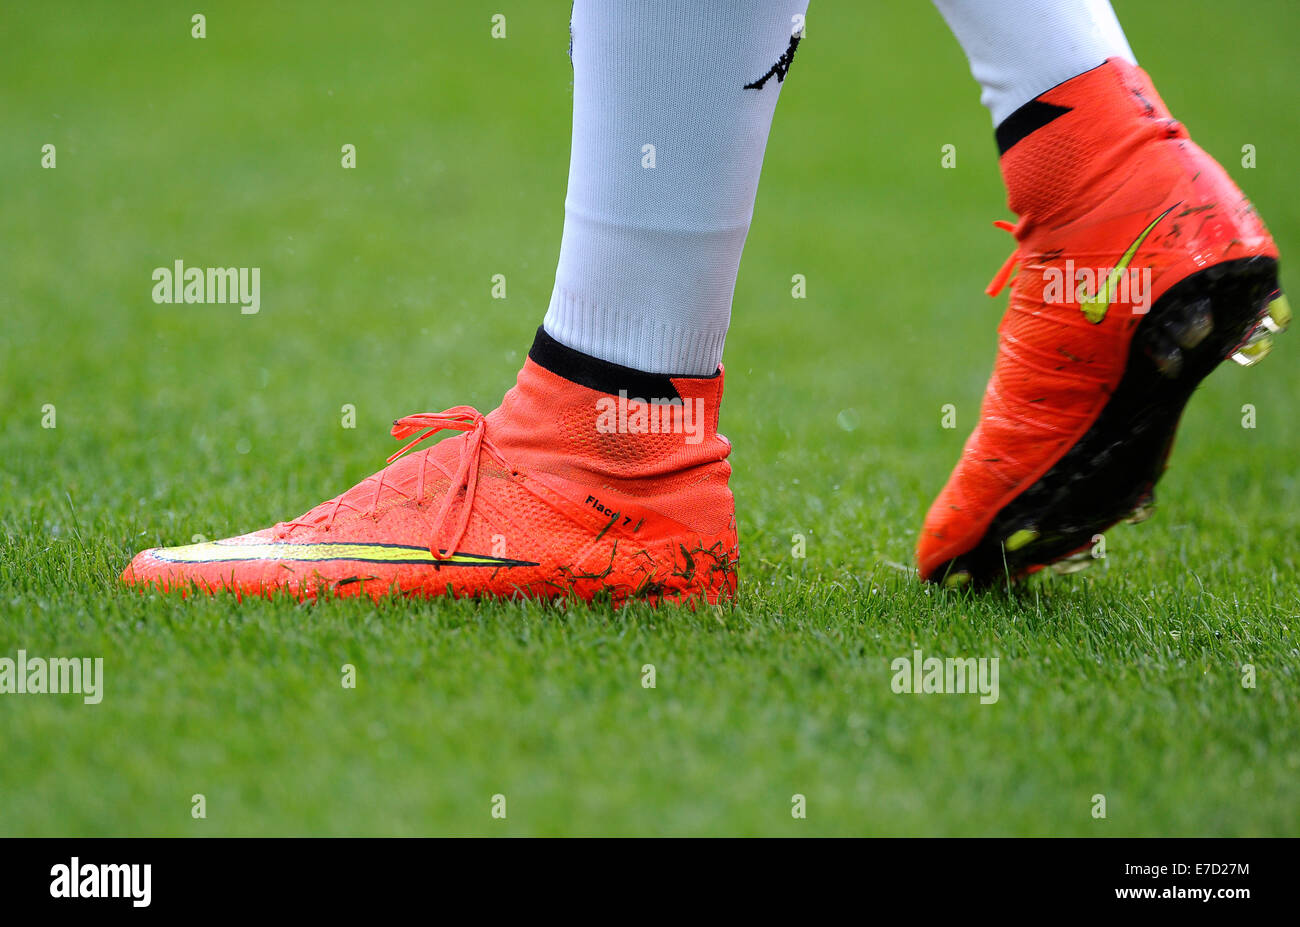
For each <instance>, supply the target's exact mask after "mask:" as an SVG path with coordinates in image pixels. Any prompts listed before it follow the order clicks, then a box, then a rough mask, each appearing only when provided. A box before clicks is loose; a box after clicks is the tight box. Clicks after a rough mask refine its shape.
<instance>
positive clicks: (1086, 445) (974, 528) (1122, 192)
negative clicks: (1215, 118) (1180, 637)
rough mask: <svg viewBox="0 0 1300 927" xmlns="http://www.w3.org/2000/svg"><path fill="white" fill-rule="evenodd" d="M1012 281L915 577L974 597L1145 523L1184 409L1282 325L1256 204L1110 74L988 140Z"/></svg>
mask: <svg viewBox="0 0 1300 927" xmlns="http://www.w3.org/2000/svg"><path fill="white" fill-rule="evenodd" d="M997 137H998V145H999V149H1000V151H1001V153H1002V157H1001V168H1002V174H1003V177H1004V179H1005V180H1006V184H1007V190H1008V196H1007V199H1008V205H1009V206H1010V208H1011V210H1012V211H1013V212H1015V213H1016V214H1017V215H1018V216H1019V217H1020V218H1019V222H1017V223H1016V224H1015V225H1014V226H1011V225H1010V224H1009V223H999V225H1000V226H1002V227H1004V228H1007V229H1009V230H1011V231H1012V232H1013V233H1014V235H1015V238H1016V241H1017V247H1016V249H1015V252H1014V253H1013V254H1012V256H1011V258H1010V259H1008V261H1007V263H1006V265H1004V266H1003V268H1002V270H1001V271H999V273H998V275H997V276H996V277H994V280H993V282H992V283H991V284H990V285H989V289H988V292H989V295H996V294H997V292H998V291H999V290H1000V289H1001V288H1002V286H1003V285H1004V284H1005V283H1006V281H1007V280H1008V278H1010V276H1011V275H1012V273H1014V271H1015V268H1016V267H1017V266H1018V267H1019V273H1018V275H1017V276H1016V277H1015V280H1014V282H1013V283H1012V286H1011V300H1010V306H1009V307H1008V309H1007V312H1006V315H1005V316H1004V317H1003V319H1002V324H1001V326H1000V328H999V344H998V354H997V360H996V363H995V364H994V367H993V377H992V379H991V380H990V381H989V384H988V389H987V391H986V393H985V396H984V403H983V406H982V408H981V410H980V420H979V424H978V425H977V426H976V428H975V431H974V432H973V433H972V434H971V436H970V438H969V439H968V440H967V442H966V446H965V448H964V449H963V451H962V455H961V459H960V461H959V462H958V464H957V467H956V469H955V470H954V471H953V473H952V476H951V477H950V478H949V480H948V484H947V485H946V486H945V487H944V488H943V491H942V492H941V493H940V494H939V497H938V498H937V499H936V500H935V502H934V504H933V505H932V506H931V508H930V511H929V514H928V515H927V516H926V519H925V525H924V528H923V529H922V532H921V537H920V542H919V544H918V549H917V558H918V560H919V563H920V569H921V577H922V578H923V579H926V580H930V581H940V582H943V583H945V584H947V585H950V586H964V585H967V584H972V585H983V584H987V583H990V582H993V581H997V580H1010V579H1016V578H1019V577H1021V576H1024V575H1026V574H1028V573H1032V572H1034V571H1036V570H1038V569H1041V568H1042V567H1043V566H1044V565H1046V564H1049V563H1053V562H1055V561H1058V560H1062V559H1064V558H1069V559H1068V561H1067V562H1066V563H1063V564H1058V569H1059V570H1061V571H1062V572H1071V571H1072V570H1073V569H1076V568H1079V567H1080V566H1082V565H1086V564H1087V563H1088V562H1090V555H1089V553H1088V550H1089V548H1090V547H1091V545H1092V543H1093V538H1094V536H1095V535H1097V534H1099V533H1101V532H1103V531H1105V530H1106V529H1107V528H1109V527H1110V526H1111V525H1113V524H1114V523H1115V522H1117V521H1118V520H1120V519H1121V518H1124V517H1126V516H1128V517H1129V518H1130V519H1132V520H1135V521H1136V520H1141V519H1142V518H1143V517H1145V516H1146V515H1147V514H1149V512H1150V509H1151V506H1152V503H1153V501H1154V493H1153V489H1154V486H1155V483H1156V481H1157V480H1158V479H1159V478H1160V476H1161V474H1162V473H1163V471H1164V469H1165V465H1166V462H1167V460H1168V457H1169V452H1170V449H1171V448H1172V446H1173V439H1174V432H1175V430H1176V428H1177V426H1178V420H1179V417H1180V416H1181V414H1182V411H1183V407H1184V406H1185V405H1186V403H1187V400H1188V398H1189V397H1190V396H1191V394H1192V391H1193V390H1194V389H1195V388H1196V385H1197V384H1198V383H1199V382H1200V381H1201V380H1202V379H1203V378H1204V377H1205V376H1206V375H1207V374H1209V372H1210V371H1211V370H1213V369H1214V368H1215V367H1216V366H1218V364H1219V363H1220V362H1221V361H1223V360H1224V359H1225V358H1227V357H1233V358H1234V359H1235V360H1237V361H1239V362H1242V363H1245V364H1250V363H1254V362H1255V361H1256V360H1259V359H1260V358H1262V357H1263V355H1264V354H1265V353H1267V351H1268V349H1269V347H1270V345H1271V341H1270V340H1269V339H1268V335H1269V333H1271V332H1275V331H1280V330H1281V329H1283V328H1285V327H1286V324H1287V322H1288V321H1289V319H1290V310H1289V308H1288V307H1287V303H1286V300H1285V299H1284V298H1283V297H1282V296H1281V294H1280V292H1279V290H1278V282H1277V257H1278V254H1277V249H1276V247H1275V246H1274V244H1273V240H1272V238H1271V237H1270V236H1269V234H1268V231H1267V230H1266V229H1265V228H1264V225H1263V223H1262V222H1261V221H1260V219H1259V217H1258V216H1257V215H1256V214H1255V209H1254V207H1253V206H1251V204H1250V202H1249V201H1248V200H1247V199H1246V197H1245V196H1243V195H1242V193H1241V191H1240V190H1238V189H1237V186H1236V185H1235V184H1234V183H1233V182H1232V180H1231V179H1229V177H1228V175H1227V174H1226V173H1225V172H1224V170H1223V168H1221V167H1220V166H1219V165H1218V163H1216V162H1215V161H1214V159H1213V158H1211V157H1210V156H1209V155H1207V154H1206V153H1205V152H1204V151H1202V150H1201V149H1200V148H1198V147H1197V146H1196V145H1195V144H1194V143H1193V142H1192V141H1191V140H1190V139H1189V138H1188V137H1187V132H1186V130H1185V129H1184V128H1183V126H1182V124H1180V123H1179V122H1177V121H1175V120H1174V119H1173V118H1172V117H1171V116H1170V114H1169V111H1168V110H1167V109H1166V108H1165V105H1164V103H1163V102H1162V101H1161V100H1160V97H1159V96H1158V95H1157V94H1156V92H1155V89H1154V88H1153V87H1152V85H1151V81H1150V79H1149V78H1148V77H1147V75H1146V74H1145V73H1144V72H1143V71H1142V70H1141V69H1140V68H1137V67H1135V66H1133V65H1131V64H1129V63H1127V62H1125V61H1123V60H1121V59H1114V58H1112V59H1110V60H1109V61H1107V62H1106V63H1105V64H1103V65H1101V66H1099V67H1097V68H1094V69H1093V70H1091V71H1088V72H1086V73H1084V74H1081V75H1079V76H1078V77H1075V78H1073V79H1071V80H1069V81H1066V82H1065V83H1064V84H1061V85H1060V86H1058V87H1055V88H1053V89H1052V90H1049V91H1047V92H1046V93H1044V94H1042V95H1041V96H1039V97H1038V98H1036V99H1035V100H1032V101H1030V103H1028V104H1026V105H1025V106H1024V107H1022V108H1021V109H1020V110H1017V111H1016V113H1014V114H1013V115H1012V116H1011V117H1010V118H1009V119H1007V120H1006V121H1005V122H1004V123H1003V124H1002V125H1001V126H999V128H998V132H997Z"/></svg>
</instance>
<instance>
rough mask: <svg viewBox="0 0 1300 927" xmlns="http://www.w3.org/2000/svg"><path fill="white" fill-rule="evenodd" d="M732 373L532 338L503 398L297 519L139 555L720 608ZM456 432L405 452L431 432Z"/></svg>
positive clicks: (473, 591)
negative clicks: (641, 368) (631, 359)
mask: <svg viewBox="0 0 1300 927" xmlns="http://www.w3.org/2000/svg"><path fill="white" fill-rule="evenodd" d="M722 379H723V378H722V371H721V369H719V371H718V372H717V374H715V375H714V376H712V377H668V376H659V375H654V374H646V373H641V372H638V371H635V370H630V369H628V368H625V367H620V366H618V365H616V364H610V363H606V362H604V361H601V360H597V359H595V358H592V357H588V356H586V355H584V354H580V353H579V352H577V351H574V350H572V349H570V348H567V347H565V346H564V345H561V344H559V343H558V342H556V341H555V340H553V339H552V338H550V337H549V336H548V335H547V334H546V333H545V332H544V331H541V330H540V329H539V331H538V333H537V339H536V341H535V342H534V344H533V348H532V350H531V351H530V352H529V356H528V360H527V361H526V362H525V364H524V368H523V370H522V371H521V372H520V373H519V377H518V380H517V382H516V384H515V386H514V388H513V389H511V390H510V391H509V392H507V393H506V395H505V398H504V400H503V401H502V403H501V406H500V407H499V408H498V409H496V410H495V411H493V412H491V413H490V414H488V415H482V414H481V413H479V412H478V411H476V410H475V409H472V408H470V407H469V406H457V407H455V408H452V409H448V410H447V411H445V412H441V413H438V414H429V413H425V414H420V415H411V416H407V417H406V418H402V419H398V420H397V421H396V422H395V423H394V425H393V436H394V437H396V438H398V439H399V440H401V439H408V438H409V439H412V440H411V441H410V443H408V444H407V445H406V446H405V447H403V448H402V449H401V450H400V451H398V452H397V453H396V454H394V455H393V456H392V457H390V458H389V461H390V466H388V467H386V468H385V469H383V470H381V471H379V472H378V473H376V474H374V475H373V476H370V477H368V478H367V479H365V480H363V481H362V482H361V483H359V484H358V485H356V486H354V487H353V488H351V489H349V490H348V491H347V492H345V493H343V494H342V495H341V496H338V497H337V498H335V499H332V500H330V501H328V502H324V503H322V504H320V505H318V506H316V507H315V508H313V509H312V510H311V511H309V512H307V513H306V514H305V515H303V516H302V517H300V518H296V519H294V520H293V521H289V522H282V523H280V524H277V525H275V526H274V527H272V528H266V529H263V530H261V531H255V532H253V533H252V534H244V535H240V536H239V537H234V538H228V539H226V540H223V541H215V542H210V543H202V544H190V545H186V546H183V547H164V548H154V549H151V550H146V551H144V552H142V553H140V554H138V555H136V557H135V559H134V560H132V561H131V564H130V565H129V566H128V567H127V568H126V570H125V572H124V573H123V575H122V579H123V580H124V581H125V582H127V583H131V584H133V585H137V586H154V587H157V588H161V589H163V590H174V589H179V590H188V589H190V588H197V589H201V590H204V591H208V592H213V591H217V590H222V589H225V590H230V591H233V592H235V593H236V594H238V595H241V596H242V595H273V594H276V593H285V594H288V595H291V596H294V597H297V598H313V597H315V596H317V595H320V594H338V595H358V594H365V595H369V596H371V597H379V596H382V595H386V594H389V593H398V594H408V595H422V596H432V595H453V596H474V595H485V596H499V597H516V596H519V597H529V598H554V597H560V596H567V595H573V596H577V597H579V598H582V599H586V600H591V599H592V598H594V597H596V596H598V595H607V596H608V597H609V598H610V599H611V600H613V601H615V602H623V601H625V600H627V599H629V598H640V599H646V600H649V601H652V602H659V601H664V600H692V601H698V600H700V599H703V600H705V601H708V602H710V603H716V602H718V601H720V600H722V599H727V598H730V597H731V596H733V595H734V593H735V588H736V562H737V557H738V544H737V537H736V521H735V504H734V502H733V500H732V495H731V490H730V489H729V488H728V486H727V482H728V479H729V477H730V475H731V467H730V465H729V464H728V463H727V460H726V458H727V455H728V454H729V453H730V451H731V445H730V444H729V443H728V441H727V439H726V438H724V437H722V436H721V435H719V434H718V433H717V424H718V406H719V401H720V400H721V398H722ZM443 429H450V430H453V431H458V432H460V434H458V435H456V436H454V437H452V438H450V439H448V440H445V441H442V442H440V443H438V444H436V445H433V446H432V447H429V448H427V449H424V450H419V451H416V452H414V453H409V454H408V453H407V452H408V451H412V450H413V448H414V447H415V445H417V444H419V443H420V442H422V441H423V440H425V439H426V438H428V437H430V436H431V435H433V434H435V433H436V432H438V431H440V430H443Z"/></svg>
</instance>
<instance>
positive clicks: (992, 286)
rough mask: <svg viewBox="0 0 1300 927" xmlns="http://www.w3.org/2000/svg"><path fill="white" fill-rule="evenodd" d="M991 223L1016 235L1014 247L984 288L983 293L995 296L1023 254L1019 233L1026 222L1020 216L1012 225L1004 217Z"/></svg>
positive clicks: (1005, 283) (1013, 271) (1009, 277)
mask: <svg viewBox="0 0 1300 927" xmlns="http://www.w3.org/2000/svg"><path fill="white" fill-rule="evenodd" d="M993 225H994V227H995V228H1000V229H1002V230H1003V231H1004V232H1010V233H1011V234H1012V235H1014V236H1016V247H1015V249H1014V250H1013V251H1012V252H1011V256H1010V257H1008V258H1007V260H1006V263H1005V264H1003V265H1002V267H1001V268H1000V269H999V270H998V272H997V273H996V274H994V275H993V279H992V280H990V281H989V285H988V286H987V287H985V288H984V292H985V293H987V294H989V295H990V296H997V295H998V294H999V293H1001V292H1002V288H1003V287H1004V286H1006V285H1007V281H1008V280H1010V279H1011V277H1012V275H1013V274H1014V273H1015V270H1016V267H1017V266H1018V265H1019V264H1020V260H1021V257H1022V256H1023V255H1022V254H1021V253H1020V244H1019V242H1020V235H1021V233H1022V232H1024V230H1025V226H1026V225H1027V223H1026V221H1025V217H1024V216H1021V217H1020V221H1019V222H1017V223H1016V224H1015V225H1012V224H1011V223H1010V222H1007V221H1006V220H1005V219H996V220H994V222H993Z"/></svg>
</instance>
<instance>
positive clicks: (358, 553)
mask: <svg viewBox="0 0 1300 927" xmlns="http://www.w3.org/2000/svg"><path fill="white" fill-rule="evenodd" d="M154 556H155V557H157V558H158V559H159V560H166V561H168V562H171V563H235V562H238V561H243V560H288V561H292V562H295V563H321V562H324V561H328V560H355V561H359V562H362V563H394V564H406V563H415V564H419V563H426V564H429V565H431V566H432V565H435V564H436V565H438V566H478V567H516V566H537V564H536V563H531V562H529V561H526V560H510V559H507V558H505V557H489V556H487V555H485V554H467V553H464V552H463V551H457V552H456V553H454V554H452V555H451V556H450V557H443V558H442V559H440V560H439V559H436V558H435V557H434V556H433V554H431V553H430V552H429V548H427V547H413V546H409V545H406V544H350V543H348V542H346V541H327V542H322V543H317V544H293V543H282V542H267V543H264V544H223V543H222V542H220V541H205V542H203V543H202V544H187V545H185V546H184V547H164V548H161V549H159V550H156V551H154Z"/></svg>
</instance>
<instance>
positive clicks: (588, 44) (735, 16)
mask: <svg viewBox="0 0 1300 927" xmlns="http://www.w3.org/2000/svg"><path fill="white" fill-rule="evenodd" d="M806 9H807V0H764V2H762V3H755V2H752V0H750V2H745V0H710V2H707V3H702V2H699V0H669V2H662V0H661V2H655V3H643V2H628V0H577V2H576V3H574V6H573V20H572V25H571V29H572V45H571V54H572V58H573V149H572V154H571V156H570V161H569V192H568V196H567V198H566V199H565V214H564V215H565V218H564V239H563V242H562V244H561V245H560V261H559V267H558V269H557V270H556V274H555V290H554V293H553V294H552V296H551V304H550V308H549V309H548V310H547V313H546V320H545V322H544V328H545V329H546V332H547V333H548V334H549V335H550V336H551V337H552V338H554V339H556V340H557V341H559V342H561V343H562V344H565V345H568V346H569V347H571V348H574V349H576V350H579V351H582V352H584V353H586V354H591V355H594V356H595V357H599V358H601V359H602V360H607V361H611V362H613V363H616V364H622V365H624V366H626V367H633V368H635V369H637V370H643V371H647V372H650V373H663V374H677V375H683V376H709V375H712V374H713V373H714V372H715V371H716V370H717V369H718V362H719V361H720V360H721V358H722V343H723V340H724V339H725V338H726V334H727V325H728V323H729V322H730V319H731V297H732V293H733V291H734V289H735V285H736V271H737V270H738V268H739V266H740V252H741V249H742V248H743V247H744V244H745V236H746V235H747V234H748V232H749V222H750V219H751V217H752V215H753V212H754V196H755V194H756V193H757V191H758V175H759V171H760V169H761V168H762V165H763V151H764V148H765V147H766V146H767V135H768V130H769V129H770V127H771V125H772V112H773V110H774V109H775V107H776V99H777V95H778V93H779V92H780V90H781V84H782V82H783V80H784V76H785V70H786V68H787V67H788V62H789V59H788V57H783V56H786V55H787V51H788V50H789V49H790V46H791V39H792V31H793V30H794V29H795V28H796V27H797V26H800V25H801V24H802V22H803V15H804V13H805V11H806ZM796 17H797V18H796ZM774 66H776V67H777V71H776V73H773V74H771V76H769V77H768V78H767V80H766V81H765V82H764V83H763V86H762V87H761V88H754V89H745V85H746V84H751V83H756V82H758V81H760V80H762V78H763V77H764V75H765V74H768V72H769V71H772V69H773V68H774ZM648 145H653V146H654V147H653V151H651V150H650V149H648V148H646V147H645V146H648ZM652 157H653V162H651V158H652ZM650 163H653V164H654V166H653V168H651V167H648V166H646V165H649V164H650Z"/></svg>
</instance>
